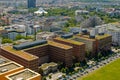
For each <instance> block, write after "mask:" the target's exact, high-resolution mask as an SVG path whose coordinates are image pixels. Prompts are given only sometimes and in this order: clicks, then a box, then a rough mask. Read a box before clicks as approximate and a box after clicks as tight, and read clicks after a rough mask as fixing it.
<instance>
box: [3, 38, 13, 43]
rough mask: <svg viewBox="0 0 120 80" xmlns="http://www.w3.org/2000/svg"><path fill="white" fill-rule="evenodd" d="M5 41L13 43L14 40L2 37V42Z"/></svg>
mask: <svg viewBox="0 0 120 80" xmlns="http://www.w3.org/2000/svg"><path fill="white" fill-rule="evenodd" d="M5 43H13V41H12V40H11V39H8V38H4V39H2V44H5Z"/></svg>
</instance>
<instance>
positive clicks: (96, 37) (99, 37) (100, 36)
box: [76, 34, 110, 41]
mask: <svg viewBox="0 0 120 80" xmlns="http://www.w3.org/2000/svg"><path fill="white" fill-rule="evenodd" d="M109 36H110V35H109V34H104V35H96V36H95V39H91V38H89V35H82V34H78V35H77V36H76V38H83V39H86V40H90V41H95V40H96V39H97V40H100V39H104V38H106V37H109Z"/></svg>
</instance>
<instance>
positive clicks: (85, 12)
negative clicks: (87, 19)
mask: <svg viewBox="0 0 120 80" xmlns="http://www.w3.org/2000/svg"><path fill="white" fill-rule="evenodd" d="M88 13H89V11H86V10H76V11H75V15H81V14H88Z"/></svg>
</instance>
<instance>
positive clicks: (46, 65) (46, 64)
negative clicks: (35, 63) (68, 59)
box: [39, 62, 57, 70]
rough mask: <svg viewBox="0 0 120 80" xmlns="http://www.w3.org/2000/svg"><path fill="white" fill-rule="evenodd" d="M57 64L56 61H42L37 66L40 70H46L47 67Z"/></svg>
mask: <svg viewBox="0 0 120 80" xmlns="http://www.w3.org/2000/svg"><path fill="white" fill-rule="evenodd" d="M53 66H57V63H54V62H51V63H44V64H42V65H41V66H40V67H39V68H41V69H42V70H46V69H47V68H49V67H53Z"/></svg>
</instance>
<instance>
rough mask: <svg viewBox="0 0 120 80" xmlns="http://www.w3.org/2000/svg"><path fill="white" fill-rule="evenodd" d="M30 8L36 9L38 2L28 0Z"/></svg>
mask: <svg viewBox="0 0 120 80" xmlns="http://www.w3.org/2000/svg"><path fill="white" fill-rule="evenodd" d="M27 3H28V8H35V7H36V0H28V2H27Z"/></svg>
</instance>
